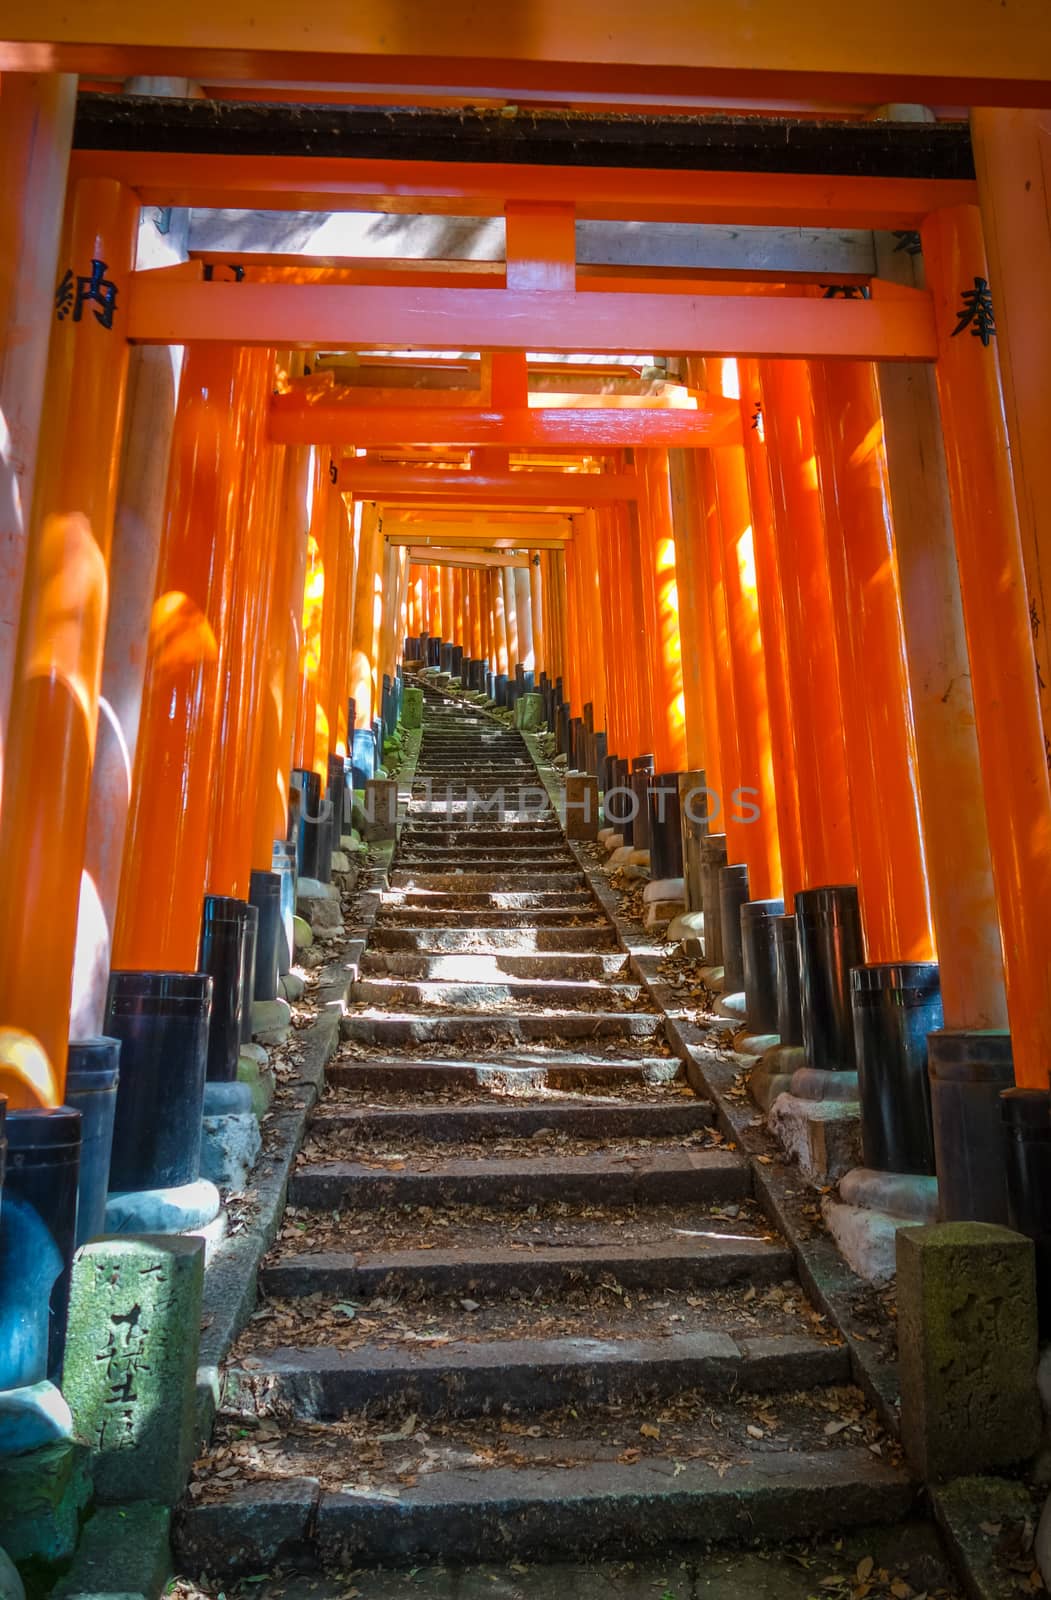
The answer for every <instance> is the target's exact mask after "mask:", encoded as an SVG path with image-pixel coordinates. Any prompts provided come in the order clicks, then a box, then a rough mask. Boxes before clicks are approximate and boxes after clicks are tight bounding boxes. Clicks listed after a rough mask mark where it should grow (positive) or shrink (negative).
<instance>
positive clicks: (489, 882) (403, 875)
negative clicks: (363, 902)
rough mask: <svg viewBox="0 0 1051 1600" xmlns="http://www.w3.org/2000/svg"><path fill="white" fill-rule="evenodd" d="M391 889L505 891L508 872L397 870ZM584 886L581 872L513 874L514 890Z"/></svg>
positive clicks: (577, 887) (474, 892)
mask: <svg viewBox="0 0 1051 1600" xmlns="http://www.w3.org/2000/svg"><path fill="white" fill-rule="evenodd" d="M390 881H391V888H393V889H437V890H439V891H441V892H442V893H444V894H455V893H456V892H457V891H458V890H460V889H463V890H465V891H466V892H467V893H468V894H477V893H478V892H479V891H480V890H484V891H486V892H487V893H488V892H489V891H491V890H494V889H495V890H504V889H506V888H507V870H506V869H504V868H501V869H500V870H499V871H491V872H427V871H417V870H414V869H411V868H410V869H405V868H399V867H396V868H395V869H394V871H393V872H392V873H391V878H390ZM585 883H586V879H585V877H584V874H583V873H582V872H561V871H554V870H552V871H551V872H543V873H529V872H516V873H515V887H516V888H517V889H518V890H525V889H579V888H582V887H583V886H584V885H585Z"/></svg>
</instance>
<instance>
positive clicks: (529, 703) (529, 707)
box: [515, 694, 544, 733]
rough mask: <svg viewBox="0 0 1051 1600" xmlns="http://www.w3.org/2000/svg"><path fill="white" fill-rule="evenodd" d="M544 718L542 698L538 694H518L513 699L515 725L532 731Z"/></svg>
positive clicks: (523, 730)
mask: <svg viewBox="0 0 1051 1600" xmlns="http://www.w3.org/2000/svg"><path fill="white" fill-rule="evenodd" d="M543 720H544V699H543V696H542V695H539V694H520V695H519V697H518V699H517V700H516V701H515V727H516V728H520V729H521V730H522V732H523V733H533V732H534V731H535V730H536V729H537V728H539V727H540V725H541V724H542V722H543Z"/></svg>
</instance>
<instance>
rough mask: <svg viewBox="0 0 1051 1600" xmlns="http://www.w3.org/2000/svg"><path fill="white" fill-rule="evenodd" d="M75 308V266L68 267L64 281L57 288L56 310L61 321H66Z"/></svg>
mask: <svg viewBox="0 0 1051 1600" xmlns="http://www.w3.org/2000/svg"><path fill="white" fill-rule="evenodd" d="M72 309H73V268H72V267H67V268H66V270H65V272H64V273H63V275H62V281H61V283H60V284H59V286H58V288H57V289H56V290H55V311H56V313H57V315H58V320H59V322H65V320H66V318H67V317H68V316H69V313H70V312H71V311H72Z"/></svg>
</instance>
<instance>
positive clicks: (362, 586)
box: [350, 500, 384, 738]
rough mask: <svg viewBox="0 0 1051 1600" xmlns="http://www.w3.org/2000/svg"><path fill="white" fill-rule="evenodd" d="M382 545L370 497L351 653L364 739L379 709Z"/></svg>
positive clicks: (363, 523)
mask: <svg viewBox="0 0 1051 1600" xmlns="http://www.w3.org/2000/svg"><path fill="white" fill-rule="evenodd" d="M383 548H384V540H383V525H382V523H381V521H380V517H379V513H378V511H377V508H376V502H375V501H374V500H369V501H366V503H365V506H364V509H363V511H362V515H361V541H360V544H359V547H358V570H357V577H356V579H355V583H354V621H353V625H352V629H351V653H350V694H351V698H352V699H353V701H354V712H355V723H356V727H357V729H358V731H359V732H361V733H362V737H363V738H367V737H369V730H370V729H371V727H372V719H373V717H374V716H375V715H376V714H377V710H378V707H377V699H376V686H375V677H374V673H375V658H374V656H373V633H374V624H375V618H376V614H377V611H378V609H379V607H380V605H381V598H382V597H381V596H380V593H379V591H380V588H381V584H382V574H383Z"/></svg>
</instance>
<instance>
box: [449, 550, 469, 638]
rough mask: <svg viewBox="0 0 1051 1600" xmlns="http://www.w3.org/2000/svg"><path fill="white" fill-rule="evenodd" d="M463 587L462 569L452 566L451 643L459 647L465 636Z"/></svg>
mask: <svg viewBox="0 0 1051 1600" xmlns="http://www.w3.org/2000/svg"><path fill="white" fill-rule="evenodd" d="M465 587H466V585H465V584H464V570H463V568H462V567H454V568H453V573H452V588H453V630H452V642H453V644H458V645H460V646H461V647H463V646H464V642H465V640H466V637H467V630H466V627H465V623H464V590H465Z"/></svg>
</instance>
